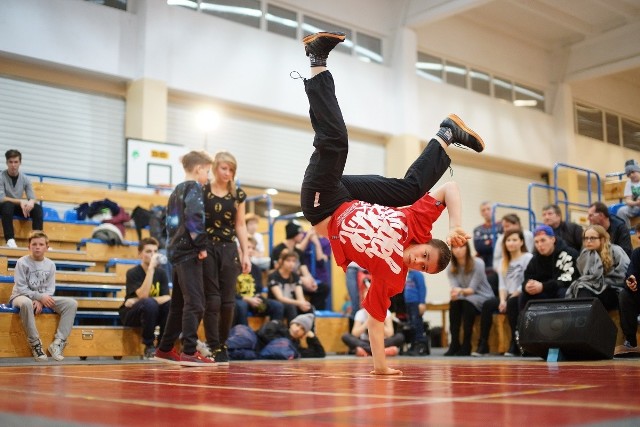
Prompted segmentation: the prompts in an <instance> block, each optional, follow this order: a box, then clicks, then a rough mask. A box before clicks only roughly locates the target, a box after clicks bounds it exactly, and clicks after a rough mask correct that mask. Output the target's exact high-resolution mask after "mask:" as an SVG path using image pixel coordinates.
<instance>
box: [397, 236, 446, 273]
mask: <svg viewBox="0 0 640 427" xmlns="http://www.w3.org/2000/svg"><path fill="white" fill-rule="evenodd" d="M402 258H403V261H404V265H406V266H407V267H408V268H410V269H412V270H418V271H422V272H424V273H429V274H435V273H437V272H438V260H439V258H440V251H439V250H438V249H436V248H434V247H433V246H431V245H428V244H426V243H423V244H420V245H409V246H408V247H407V249H405V250H404V254H403V256H402Z"/></svg>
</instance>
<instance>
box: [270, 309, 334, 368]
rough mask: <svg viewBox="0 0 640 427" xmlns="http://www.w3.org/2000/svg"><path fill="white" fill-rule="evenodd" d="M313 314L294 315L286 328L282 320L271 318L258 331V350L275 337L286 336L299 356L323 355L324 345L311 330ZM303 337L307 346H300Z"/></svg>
mask: <svg viewBox="0 0 640 427" xmlns="http://www.w3.org/2000/svg"><path fill="white" fill-rule="evenodd" d="M314 319H315V316H314V315H313V314H312V313H305V314H300V315H298V316H296V317H295V318H294V319H293V320H292V321H291V322H289V327H288V328H287V327H286V326H285V324H284V323H282V321H279V320H271V321H270V322H267V323H266V324H265V325H264V326H263V327H262V328H260V330H259V331H258V334H257V335H258V352H259V351H260V350H261V349H263V348H264V347H266V346H267V344H269V343H270V342H271V341H273V340H275V339H277V338H287V339H289V340H290V341H291V343H292V344H293V347H294V348H295V349H296V351H297V352H298V354H300V357H302V358H310V357H318V358H320V357H325V355H326V354H325V351H324V347H323V346H322V343H321V342H320V340H319V339H318V337H317V336H316V334H315V333H314V332H313V321H314ZM303 337H305V338H306V341H307V346H306V347H302V345H301V343H300V340H301V339H302V338H303Z"/></svg>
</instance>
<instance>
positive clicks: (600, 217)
mask: <svg viewBox="0 0 640 427" xmlns="http://www.w3.org/2000/svg"><path fill="white" fill-rule="evenodd" d="M587 216H588V218H589V223H591V225H594V224H597V225H601V226H603V227H604V229H605V230H607V233H609V237H610V238H611V243H613V244H616V245H618V246H620V247H621V248H622V249H624V251H625V252H626V253H627V255H629V257H631V251H632V250H633V247H632V246H631V234H630V233H629V228H628V227H627V226H626V224H625V223H624V221H623V220H621V219H620V218H618V217H617V216H615V215H613V216H612V215H609V209H608V208H607V205H605V204H604V203H602V202H594V203H591V205H590V206H589V210H588V211H587Z"/></svg>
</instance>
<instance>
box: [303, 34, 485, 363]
mask: <svg viewBox="0 0 640 427" xmlns="http://www.w3.org/2000/svg"><path fill="white" fill-rule="evenodd" d="M344 39H345V35H344V34H342V33H326V32H322V33H316V34H312V35H309V36H307V37H305V38H304V40H303V43H304V47H305V52H306V54H307V56H308V57H309V59H310V61H311V78H310V79H305V80H304V86H305V91H306V93H307V97H308V98H309V106H310V109H309V116H310V118H311V125H312V126H313V129H314V131H315V138H314V141H313V146H314V147H315V150H314V152H313V154H312V155H311V159H310V160H309V166H308V167H307V170H306V172H305V175H304V180H303V183H302V188H301V191H300V198H301V206H302V210H303V213H304V216H305V217H306V218H307V220H309V222H311V224H312V225H314V226H315V227H316V229H317V231H318V232H319V233H320V234H322V235H325V236H328V237H329V240H330V241H331V249H332V250H333V253H334V255H335V259H336V263H337V264H338V265H340V266H341V267H342V268H344V269H345V271H346V269H347V266H348V264H349V263H350V262H351V261H355V262H356V263H357V264H358V265H359V266H360V267H362V268H364V269H366V270H368V271H369V272H370V273H371V277H372V281H371V286H370V288H369V292H368V293H367V296H366V297H365V299H364V301H363V304H362V306H363V307H364V308H365V309H366V310H367V311H368V312H369V314H370V316H371V318H372V319H370V321H369V338H370V342H371V351H372V355H373V371H371V373H372V374H376V375H397V374H402V372H401V371H400V370H398V369H392V368H390V367H388V366H387V362H386V358H385V354H384V329H383V328H384V323H383V322H384V318H385V315H386V312H387V309H388V307H389V305H390V297H391V296H393V295H395V294H398V293H400V292H402V290H403V287H404V283H405V278H406V276H407V272H408V269H410V268H411V269H414V270H418V271H423V272H426V273H431V274H434V273H438V272H440V271H442V270H443V269H444V268H445V267H446V266H447V264H448V263H449V260H450V259H451V251H450V250H449V247H448V246H447V244H448V245H451V246H462V245H464V244H465V243H466V241H467V240H469V239H470V238H471V236H470V235H469V234H467V233H466V232H465V231H464V230H463V229H462V228H461V226H460V225H461V219H462V216H461V200H460V192H459V190H458V187H457V184H456V183H455V182H448V183H446V184H444V185H442V186H441V187H439V188H437V189H436V190H435V191H432V192H431V193H427V192H428V191H429V189H430V188H431V187H432V186H433V185H434V184H435V183H436V182H437V181H438V179H440V177H441V176H442V175H443V174H444V172H445V171H446V170H447V168H448V167H449V164H450V163H451V159H449V156H448V155H447V154H446V152H445V148H447V147H448V146H449V145H451V144H456V145H460V146H465V147H468V148H470V149H472V150H474V151H477V152H481V151H482V150H483V149H484V143H483V142H482V139H481V138H480V137H479V136H478V135H477V134H476V133H475V132H473V131H472V130H470V129H469V128H467V126H466V125H465V124H464V122H462V120H460V118H458V117H457V116H455V115H453V114H451V115H449V116H448V117H447V118H446V119H445V120H444V121H443V122H442V123H441V124H440V130H439V131H438V133H437V134H436V136H435V137H434V138H433V139H432V140H431V141H430V142H429V144H427V147H426V148H425V149H424V151H423V152H422V153H421V154H420V156H419V157H418V159H416V161H414V162H413V164H412V165H411V166H410V167H409V169H408V170H407V173H406V175H405V177H404V178H403V179H394V178H385V177H382V176H377V175H364V176H353V175H351V176H349V175H343V171H344V166H345V163H346V160H347V152H348V150H349V142H348V137H347V128H346V126H345V124H344V119H343V118H342V112H341V111H340V106H339V105H338V101H337V99H336V96H335V86H334V82H333V76H332V75H331V73H330V72H329V71H328V70H327V68H326V61H327V57H328V56H329V52H331V50H332V49H333V48H334V47H335V46H336V45H337V44H338V43H341V42H343V41H344ZM401 206H406V207H404V208H398V207H401ZM445 207H446V208H447V209H448V212H449V228H450V231H449V234H448V236H447V238H446V243H445V242H443V241H441V240H438V239H433V238H432V236H431V228H432V224H433V223H434V222H435V221H436V219H437V218H438V217H439V216H440V214H441V213H442V211H443V210H444V209H445Z"/></svg>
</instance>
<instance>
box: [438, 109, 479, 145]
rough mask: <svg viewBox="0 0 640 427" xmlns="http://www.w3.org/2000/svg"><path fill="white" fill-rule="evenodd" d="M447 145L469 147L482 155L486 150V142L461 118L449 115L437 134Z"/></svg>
mask: <svg viewBox="0 0 640 427" xmlns="http://www.w3.org/2000/svg"><path fill="white" fill-rule="evenodd" d="M436 135H438V136H439V137H440V138H442V139H443V140H444V141H445V142H446V143H447V144H454V145H459V146H462V147H467V148H470V149H472V150H473V151H475V152H478V153H481V152H482V151H483V150H484V141H482V138H480V135H478V134H477V133H475V132H474V131H473V130H471V129H470V128H469V127H468V126H467V125H466V124H465V123H464V122H463V121H462V119H461V118H460V117H458V116H456V115H455V114H449V115H448V116H447V118H446V119H444V120H443V121H442V123H440V130H439V131H438V133H437V134H436Z"/></svg>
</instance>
